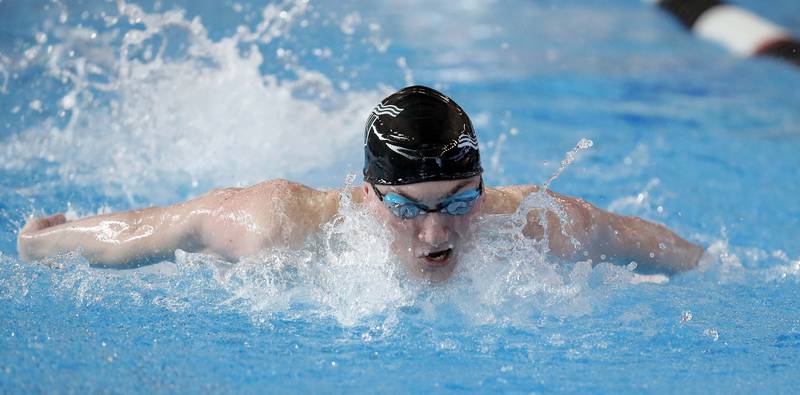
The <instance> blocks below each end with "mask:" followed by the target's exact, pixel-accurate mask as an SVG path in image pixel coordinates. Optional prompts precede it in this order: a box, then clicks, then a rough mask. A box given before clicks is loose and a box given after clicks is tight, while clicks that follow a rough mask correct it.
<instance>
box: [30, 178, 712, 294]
mask: <svg viewBox="0 0 800 395" xmlns="http://www.w3.org/2000/svg"><path fill="white" fill-rule="evenodd" d="M479 182H480V179H479V177H477V176H476V177H473V178H469V179H463V180H452V181H432V182H424V183H417V184H410V185H403V186H378V187H377V188H379V189H380V191H381V192H382V193H384V194H385V193H389V192H394V193H401V194H403V195H405V196H406V197H408V198H411V199H413V200H415V201H417V202H419V203H421V204H423V205H426V206H428V207H435V206H436V205H437V204H438V203H439V202H440V201H441V200H442V199H444V198H446V197H447V196H449V195H451V194H454V193H458V192H462V191H465V190H469V189H474V188H476V187H477V186H478V183H479ZM484 191H485V192H484V194H483V195H481V197H480V198H479V200H478V202H477V203H476V206H475V207H474V208H473V209H472V211H470V212H469V213H468V214H467V215H464V216H451V215H447V214H442V213H427V214H424V215H420V216H419V217H417V218H414V219H407V220H403V219H400V218H398V217H396V216H394V214H392V213H391V212H390V211H389V209H387V208H386V207H385V206H384V204H383V202H381V201H380V199H379V198H378V196H377V195H376V194H375V193H374V191H373V190H372V187H371V186H369V185H364V186H362V187H357V188H353V189H352V191H351V194H352V199H353V201H354V202H355V203H363V204H365V205H366V206H367V207H368V208H369V209H370V210H372V211H373V212H374V213H375V215H376V216H378V217H379V218H380V219H381V220H383V221H385V222H386V224H387V226H388V228H389V229H391V232H392V238H393V240H394V242H393V250H394V252H395V253H396V254H397V255H398V257H399V258H400V261H401V262H403V264H404V266H405V267H406V268H408V270H409V271H410V272H411V273H415V274H417V275H420V276H421V277H424V278H429V279H431V280H442V279H446V278H447V277H449V276H450V274H451V273H452V271H453V268H454V267H455V265H456V264H457V261H458V256H459V254H460V253H461V252H463V251H464V246H465V243H469V242H470V235H471V233H472V231H473V229H472V226H474V225H473V223H474V221H473V219H474V218H476V217H477V216H481V215H493V214H510V213H513V212H515V211H516V209H517V207H518V206H519V204H520V203H521V202H522V200H523V199H524V198H525V196H527V195H528V194H530V193H534V192H536V191H538V188H537V187H536V186H527V185H518V186H508V187H500V188H488V187H487V188H484ZM547 193H548V194H549V195H550V196H551V197H553V199H555V200H556V201H557V202H558V203H559V205H560V206H561V207H562V209H563V211H564V212H565V213H566V215H567V218H568V219H569V220H568V221H567V223H566V224H565V225H564V227H565V228H564V229H561V227H560V225H559V221H558V219H557V217H556V216H555V214H554V213H550V212H548V213H545V214H544V216H545V217H546V218H547V222H548V223H549V224H555V225H556V226H549V227H548V228H547V233H546V234H545V228H544V227H543V226H542V225H541V224H540V223H539V218H541V214H542V213H540V212H538V210H531V211H530V212H529V213H528V224H527V225H526V226H525V228H524V230H523V233H524V235H525V236H527V237H529V238H533V239H541V238H544V237H546V238H547V239H548V243H549V247H550V253H551V254H553V255H555V256H558V257H562V258H565V259H578V258H579V259H586V258H590V259H593V260H594V261H595V262H598V261H600V259H601V258H603V257H604V258H605V260H609V261H619V262H622V263H628V262H630V261H636V262H637V263H638V265H639V268H641V269H644V270H645V271H657V272H665V273H673V272H678V271H682V270H688V269H690V268H692V267H694V266H696V264H697V262H698V260H699V259H700V257H701V255H702V253H703V249H702V247H700V246H698V245H695V244H692V243H689V242H687V241H686V240H684V239H682V238H681V237H679V236H678V235H676V234H675V233H673V232H671V231H670V230H669V229H667V228H665V227H664V226H661V225H658V224H655V223H651V222H648V221H645V220H642V219H639V218H635V217H627V216H621V215H617V214H613V213H610V212H607V211H605V210H602V209H599V208H597V207H595V206H593V205H591V204H589V203H587V202H585V201H583V200H581V199H576V198H572V197H568V196H563V195H559V194H556V193H553V192H549V191H548V192H547ZM340 196H341V191H340V190H331V191H320V190H316V189H312V188H309V187H306V186H303V185H300V184H297V183H293V182H289V181H286V180H272V181H266V182H262V183H260V184H256V185H253V186H251V187H247V188H228V189H220V190H214V191H211V192H209V193H207V194H205V195H203V196H201V197H199V198H196V199H193V200H190V201H187V202H183V203H179V204H175V205H173V206H169V207H163V208H162V207H151V208H147V209H142V210H135V211H129V212H122V213H113V214H104V215H99V216H94V217H88V218H83V219H79V220H75V221H67V220H66V219H65V218H64V216H63V215H61V214H57V215H54V216H50V217H46V218H34V219H32V220H30V221H29V222H28V224H26V226H25V227H24V228H23V229H22V230H21V231H20V233H19V236H18V238H17V250H18V252H19V255H20V258H21V259H23V260H28V261H30V260H35V259H41V258H44V257H47V256H53V255H56V254H59V253H62V252H67V251H74V250H79V251H80V252H81V254H83V255H84V256H85V257H86V258H87V259H89V260H91V261H93V262H96V263H102V264H109V265H130V264H136V263H143V262H151V261H157V260H162V259H173V258H174V253H175V250H177V249H182V250H184V251H189V252H203V253H207V254H212V255H216V256H219V257H221V258H223V259H226V260H230V261H236V260H238V258H240V257H242V256H246V255H251V254H254V253H256V252H259V251H261V250H263V249H265V248H269V247H273V246H290V247H291V246H300V245H301V244H302V243H303V242H304V241H305V240H306V238H307V237H308V236H309V235H311V234H312V233H314V232H316V231H317V230H318V229H319V226H320V225H321V224H323V223H326V222H328V221H330V220H331V219H333V218H334V216H335V215H336V213H337V211H338V206H339V200H340ZM573 239H574V240H577V241H578V242H579V245H578V246H576V245H575V244H573V242H572V241H573Z"/></svg>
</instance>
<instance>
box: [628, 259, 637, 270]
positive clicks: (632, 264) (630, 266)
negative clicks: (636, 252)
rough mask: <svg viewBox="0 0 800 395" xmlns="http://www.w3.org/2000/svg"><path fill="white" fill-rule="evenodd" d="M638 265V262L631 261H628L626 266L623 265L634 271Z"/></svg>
mask: <svg viewBox="0 0 800 395" xmlns="http://www.w3.org/2000/svg"><path fill="white" fill-rule="evenodd" d="M638 266H639V264H638V263H636V262H633V261H631V263H629V264H628V265H627V266H625V267H627V268H628V270H630V271H634V270H636V267H638Z"/></svg>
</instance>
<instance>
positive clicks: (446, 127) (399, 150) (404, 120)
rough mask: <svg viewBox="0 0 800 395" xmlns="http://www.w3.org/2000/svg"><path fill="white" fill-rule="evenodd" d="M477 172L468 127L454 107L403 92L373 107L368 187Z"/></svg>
mask: <svg viewBox="0 0 800 395" xmlns="http://www.w3.org/2000/svg"><path fill="white" fill-rule="evenodd" d="M481 172H483V169H482V168H481V165H480V154H479V152H478V139H477V137H476V136H475V131H474V130H473V128H472V122H471V121H470V120H469V117H468V116H467V114H466V113H465V112H464V110H463V109H462V108H461V107H460V106H459V105H458V104H456V103H455V102H454V101H452V100H450V98H448V97H447V96H445V95H443V94H442V93H440V92H438V91H436V90H434V89H431V88H428V87H425V86H411V87H408V88H404V89H402V90H400V91H398V92H396V93H394V94H392V95H391V96H389V97H387V98H386V99H384V100H383V101H382V102H381V103H380V104H378V105H377V106H376V107H375V109H374V110H373V111H372V113H370V116H369V118H368V119H367V124H366V127H365V131H364V180H365V181H367V182H371V183H376V184H390V185H400V184H412V183H416V182H424V181H437V180H454V179H461V178H467V177H472V176H474V175H477V174H480V173H481Z"/></svg>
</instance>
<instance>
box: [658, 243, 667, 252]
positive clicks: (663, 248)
mask: <svg viewBox="0 0 800 395" xmlns="http://www.w3.org/2000/svg"><path fill="white" fill-rule="evenodd" d="M658 248H660V249H662V250H665V249H667V246H666V244H664V243H658Z"/></svg>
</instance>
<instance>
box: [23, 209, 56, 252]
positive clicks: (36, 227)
mask: <svg viewBox="0 0 800 395" xmlns="http://www.w3.org/2000/svg"><path fill="white" fill-rule="evenodd" d="M66 222H67V217H65V216H64V214H63V213H58V214H55V215H51V216H49V217H42V218H31V219H30V220H29V221H28V223H26V224H25V226H24V227H23V228H22V230H20V231H19V235H18V236H17V253H19V257H20V259H22V260H24V261H30V260H31V259H32V258H33V256H32V254H31V252H32V251H29V250H30V243H29V241H31V240H32V239H33V237H34V235H35V234H36V232H39V231H41V230H44V229H47V228H50V227H53V226H56V225H61V224H64V223H66Z"/></svg>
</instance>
